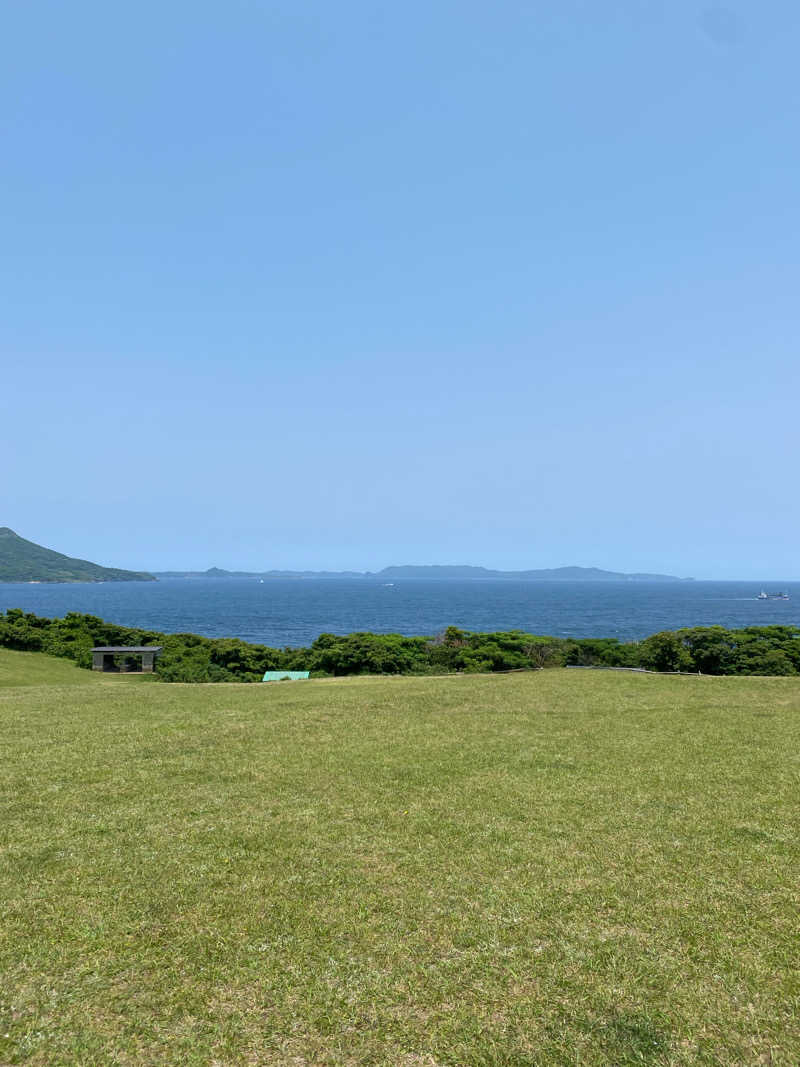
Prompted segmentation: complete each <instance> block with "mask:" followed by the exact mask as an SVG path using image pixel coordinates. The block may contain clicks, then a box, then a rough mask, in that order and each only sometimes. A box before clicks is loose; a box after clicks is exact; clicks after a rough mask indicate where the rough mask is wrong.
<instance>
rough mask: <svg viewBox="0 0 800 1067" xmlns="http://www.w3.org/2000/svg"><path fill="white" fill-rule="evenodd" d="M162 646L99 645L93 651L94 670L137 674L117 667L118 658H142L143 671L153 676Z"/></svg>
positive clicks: (126, 668)
mask: <svg viewBox="0 0 800 1067" xmlns="http://www.w3.org/2000/svg"><path fill="white" fill-rule="evenodd" d="M162 647H163V646H162V645H98V647H97V648H93V649H92V670H93V671H105V672H106V673H112V672H113V673H115V674H125V673H135V672H132V671H131V669H130V668H128V667H120V666H118V665H117V660H116V657H117V656H125V657H126V658H127V657H128V656H141V663H142V666H141V671H142V673H143V674H152V673H153V671H154V670H155V663H156V656H157V655H158V654H159V652H161V650H162Z"/></svg>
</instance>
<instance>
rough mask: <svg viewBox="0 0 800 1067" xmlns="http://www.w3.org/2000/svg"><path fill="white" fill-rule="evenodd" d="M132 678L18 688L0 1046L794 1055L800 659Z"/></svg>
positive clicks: (550, 1060)
mask: <svg viewBox="0 0 800 1067" xmlns="http://www.w3.org/2000/svg"><path fill="white" fill-rule="evenodd" d="M59 681H60V679H59ZM131 681H132V680H131V679H127V678H114V679H100V680H99V681H98V682H97V683H94V684H93V683H92V682H90V681H89V680H87V684H86V685H84V686H75V685H64V686H61V685H54V686H52V687H49V688H48V687H46V686H39V687H35V686H30V687H20V688H4V689H2V690H0V734H1V735H2V737H3V740H4V747H5V758H4V774H3V776H2V779H0V789H2V796H1V798H0V799H1V800H2V818H0V834H1V835H2V837H1V839H0V840H1V842H2V849H3V862H2V864H0V901H1V902H2V903H1V904H0V908H1V909H2V916H1V921H0V970H1V972H2V986H1V987H0V1001H1V1003H0V1062H2V1063H22V1062H24V1063H30V1064H47V1065H53V1064H99V1063H116V1064H142V1063H170V1064H171V1063H175V1064H178V1063H181V1064H184V1063H185V1064H212V1063H213V1064H226V1065H227V1064H293V1065H300V1067H301V1065H310V1064H314V1065H316V1064H376V1065H377V1064H386V1065H401V1067H423V1065H428V1067H434V1065H445V1064H446V1065H452V1067H454V1065H463V1064H469V1065H486V1067H490V1065H491V1067H494V1065H515V1067H516V1065H523V1064H581V1065H584V1067H586V1065H599V1064H614V1065H618V1064H697V1063H704V1064H733V1063H736V1064H739V1063H742V1064H773V1065H777V1064H786V1065H789V1064H796V1063H798V1062H800V1010H799V1009H800V1004H799V1003H798V998H799V996H800V982H799V981H798V967H797V952H796V949H797V945H796V934H797V915H798V904H799V903H800V900H799V896H800V894H799V893H798V885H800V855H799V854H798V844H797V825H798V815H800V812H798V789H797V787H798V769H799V767H798V752H800V744H799V743H798V742H800V715H799V714H798V713H799V712H800V681H798V680H797V679H794V680H792V679H756V678H723V679H712V678H664V677H653V676H639V675H625V674H621V675H620V674H600V673H590V672H586V673H584V672H577V671H576V672H569V671H546V672H541V673H538V674H518V675H507V676H503V677H471V678H466V677H448V678H404V679H366V678H361V679H341V680H326V681H319V682H304V683H284V684H279V685H274V686H269V687H266V686H265V687H258V686H247V685H241V686H237V685H230V686H180V685H173V686H166V685H138V684H134V685H133V687H132V686H131V684H130V682H131Z"/></svg>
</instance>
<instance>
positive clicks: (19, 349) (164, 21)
mask: <svg viewBox="0 0 800 1067" xmlns="http://www.w3.org/2000/svg"><path fill="white" fill-rule="evenodd" d="M0 48H2V63H0V118H1V119H2V154H3V159H2V169H1V173H2V184H3V211H2V216H3V224H2V246H1V247H2V293H3V298H4V299H3V304H4V309H3V312H2V315H1V316H0V360H1V361H2V376H1V377H0V445H1V446H2V453H3V463H2V468H0V470H2V474H1V475H0V477H2V487H1V490H2V491H1V495H0V503H1V504H2V508H0V525H8V526H11V527H12V528H13V529H15V530H16V531H17V532H18V533H20V534H22V535H23V536H25V537H28V538H30V539H31V540H34V541H37V542H39V543H42V544H45V545H47V546H49V547H52V548H56V549H58V550H60V551H63V552H67V553H69V554H71V555H78V556H82V557H84V558H90V559H94V560H96V561H98V562H101V563H105V564H109V565H115V566H125V567H137V568H139V567H142V568H153V569H161V568H168V567H180V568H205V567H208V566H211V565H212V564H215V565H219V566H223V567H242V568H269V567H288V568H293V567H310V568H355V569H364V568H368V569H375V568H379V567H381V566H384V565H386V564H390V563H475V564H483V565H486V566H490V567H508V568H517V567H538V566H558V565H561V564H573V563H577V564H583V565H596V566H601V567H607V568H611V569H615V570H616V569H619V570H654V571H665V572H669V573H675V574H681V575H695V576H697V577H721V578H725V577H754V578H762V577H784V578H793V577H800V559H798V556H799V555H800V494H798V485H797V481H798V479H797V471H798V445H799V444H800V419H799V418H798V403H799V398H798V386H800V360H798V327H799V326H800V259H799V258H798V252H799V248H800V243H799V240H798V238H799V237H800V232H799V231H800V227H799V225H798V224H799V223H800V187H799V186H798V175H800V118H799V116H800V79H798V72H797V55H798V49H799V48H800V7H798V5H797V4H796V3H792V2H789V0H785V2H771V0H764V2H762V3H759V4H754V3H744V2H741V0H731V2H729V3H726V4H725V5H717V4H713V5H709V4H704V3H702V2H699V3H695V2H688V0H674V2H671V3H657V2H655V0H648V2H644V0H605V2H604V3H597V2H596V0H582V2H580V0H557V2H556V0H553V2H542V3H531V2H522V0H518V2H511V0H495V2H494V3H486V2H485V0H458V2H456V0H452V2H450V0H425V2H424V3H423V2H421V0H407V2H405V3H402V4H388V3H375V2H374V0H370V2H367V0H340V2H338V3H335V4H333V3H321V2H318V3H307V2H304V0H272V2H270V0H227V2H226V3H224V4H220V3H217V2H214V3H211V2H208V0H192V2H191V3H189V2H188V0H170V2H169V3H154V2H153V0H139V2H138V3H135V4H114V3H108V2H107V0H103V2H99V0H97V2H84V0H74V2H72V3H69V4H65V3H63V2H62V0H57V2H56V0H35V2H32V3H18V4H11V5H7V6H6V9H5V11H4V13H3V32H2V45H0Z"/></svg>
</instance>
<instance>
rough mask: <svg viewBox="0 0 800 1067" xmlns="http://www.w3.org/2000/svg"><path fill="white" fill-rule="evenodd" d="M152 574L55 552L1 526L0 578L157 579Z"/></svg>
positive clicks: (88, 580)
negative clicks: (125, 569)
mask: <svg viewBox="0 0 800 1067" xmlns="http://www.w3.org/2000/svg"><path fill="white" fill-rule="evenodd" d="M154 581H156V579H155V578H154V577H153V575H152V574H144V573H140V572H139V571H124V570H121V569H119V568H118V567H101V566H100V564H99V563H90V562H89V560H86V559H73V558H72V557H71V556H65V555H62V553H61V552H54V551H53V550H52V549H50V548H44V547H43V546H42V545H37V544H35V543H34V542H33V541H26V540H25V538H24V537H20V536H19V534H17V533H14V531H13V530H11V529H9V527H8V526H0V582H154Z"/></svg>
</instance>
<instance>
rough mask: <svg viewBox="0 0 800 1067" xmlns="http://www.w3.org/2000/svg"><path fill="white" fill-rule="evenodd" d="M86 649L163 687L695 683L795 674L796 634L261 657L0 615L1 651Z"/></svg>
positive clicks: (332, 650) (502, 635)
mask: <svg viewBox="0 0 800 1067" xmlns="http://www.w3.org/2000/svg"><path fill="white" fill-rule="evenodd" d="M95 645H161V646H162V647H163V650H164V651H163V653H162V654H161V656H160V657H159V659H158V667H157V672H158V677H159V678H160V679H161V681H165V682H258V681H261V678H262V676H263V674H264V672H265V671H272V670H297V671H310V672H311V675H312V677H328V676H336V675H353V674H384V675H385V674H447V673H454V672H467V673H487V672H493V671H509V670H535V669H538V668H543V667H640V668H645V669H647V670H655V671H666V672H675V671H684V672H691V673H698V672H699V673H701V674H720V675H724V674H756V675H796V674H800V628H799V627H797V626H748V627H745V628H744V629H741V630H727V629H725V628H723V627H722V626H695V627H689V628H685V629H680V630H674V631H672V630H668V631H663V632H661V633H657V634H653V635H652V636H650V637H647V638H644V639H643V640H641V641H631V642H620V641H618V640H616V639H615V638H580V639H579V638H559V637H546V636H539V635H535V634H527V633H523V632H522V631H520V630H510V631H506V632H498V633H476V632H473V631H470V630H461V629H459V628H458V627H455V626H449V627H448V628H447V629H446V630H445V631H444V632H443V633H441V634H438V635H437V636H436V637H404V636H402V635H401V634H376V633H352V634H346V635H338V634H321V635H320V636H319V637H318V638H317V639H316V641H314V642H313V643H312V644H311V645H310V646H309V647H308V648H282V649H280V648H269V647H267V646H266V645H257V644H250V643H249V642H247V641H240V640H238V639H237V638H210V637H201V636H199V635H198V634H162V633H158V632H156V631H154V630H142V629H136V628H133V627H127V626H118V625H116V624H114V623H109V622H105V621H104V620H103V619H99V618H97V617H96V616H94V615H82V614H79V613H77V612H69V613H68V614H67V615H65V616H64V618H63V619H46V618H41V617H40V616H37V615H32V614H27V613H25V612H23V611H21V610H20V609H15V608H12V609H9V610H8V611H6V612H5V614H2V613H0V646H2V647H5V648H13V649H20V650H23V651H33V652H46V653H48V654H50V655H52V656H63V657H66V658H67V659H71V660H74V661H75V662H76V663H77V664H78V666H79V667H84V668H90V667H91V665H92V655H91V649H92V648H93V647H94V646H95Z"/></svg>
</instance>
